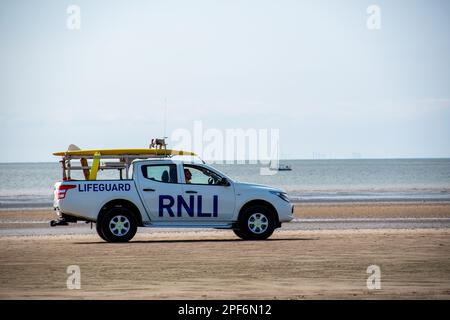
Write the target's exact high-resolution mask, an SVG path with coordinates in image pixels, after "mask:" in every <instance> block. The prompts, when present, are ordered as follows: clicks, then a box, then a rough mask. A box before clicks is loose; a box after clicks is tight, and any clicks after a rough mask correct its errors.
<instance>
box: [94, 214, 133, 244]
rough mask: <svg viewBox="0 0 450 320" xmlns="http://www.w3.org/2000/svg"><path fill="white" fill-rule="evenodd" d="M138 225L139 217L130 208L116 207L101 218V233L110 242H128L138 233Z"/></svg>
mask: <svg viewBox="0 0 450 320" xmlns="http://www.w3.org/2000/svg"><path fill="white" fill-rule="evenodd" d="M137 226H138V222H137V219H136V217H135V216H134V214H133V212H132V211H131V210H130V209H128V208H126V207H114V208H111V209H109V210H108V212H106V214H105V215H104V216H103V218H102V219H101V221H100V232H99V235H100V237H102V235H103V237H104V239H105V240H106V241H108V242H127V241H130V240H131V239H132V238H133V237H134V235H135V234H136V231H137ZM103 237H102V238H103Z"/></svg>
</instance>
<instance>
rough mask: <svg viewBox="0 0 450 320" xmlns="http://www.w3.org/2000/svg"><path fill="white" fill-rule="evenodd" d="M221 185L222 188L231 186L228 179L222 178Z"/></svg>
mask: <svg viewBox="0 0 450 320" xmlns="http://www.w3.org/2000/svg"><path fill="white" fill-rule="evenodd" d="M219 184H220V185H221V186H225V187H228V186H229V185H230V182H229V181H228V180H227V178H225V177H222V179H220V182H219Z"/></svg>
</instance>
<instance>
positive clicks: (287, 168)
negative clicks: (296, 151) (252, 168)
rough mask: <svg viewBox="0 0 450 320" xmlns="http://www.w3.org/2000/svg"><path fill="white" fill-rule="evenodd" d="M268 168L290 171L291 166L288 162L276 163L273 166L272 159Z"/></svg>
mask: <svg viewBox="0 0 450 320" xmlns="http://www.w3.org/2000/svg"><path fill="white" fill-rule="evenodd" d="M269 169H270V170H276V171H291V170H292V167H291V166H290V165H288V164H278V166H274V165H272V161H270V164H269Z"/></svg>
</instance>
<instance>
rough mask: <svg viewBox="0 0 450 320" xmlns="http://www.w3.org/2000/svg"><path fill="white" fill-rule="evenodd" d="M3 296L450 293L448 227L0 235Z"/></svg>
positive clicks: (7, 222)
mask: <svg viewBox="0 0 450 320" xmlns="http://www.w3.org/2000/svg"><path fill="white" fill-rule="evenodd" d="M449 208H450V206H449V205H446V204H433V205H430V204H425V205H417V204H414V205H412V204H407V205H403V204H383V205H380V204H376V205H374V204H369V205H355V204H353V205H343V204H339V205H330V204H326V205H311V204H308V205H300V206H299V207H297V208H296V213H295V215H296V217H299V218H329V217H333V218H345V217H349V218H355V217H358V218H359V217H361V218H373V217H389V218H393V217H402V218H403V217H428V218H430V217H436V218H442V217H450V210H449ZM51 218H53V214H52V213H49V212H47V211H27V212H22V213H19V212H1V213H0V222H1V223H0V228H10V227H11V225H14V226H16V225H18V224H19V225H21V224H22V222H24V220H27V221H28V222H29V223H28V224H26V225H28V226H27V227H26V228H30V230H32V229H33V225H35V224H36V223H35V222H36V221H42V223H45V222H46V221H47V220H48V219H51ZM38 224H39V223H38ZM30 234H32V231H31V233H30ZM69 265H78V266H80V269H81V289H80V290H69V289H68V288H67V285H66V281H67V277H68V276H69V275H68V274H67V273H66V269H67V267H68V266H69ZM369 265H378V266H379V267H380V268H381V289H379V290H369V289H368V288H367V286H366V281H367V278H368V276H369V274H367V273H366V270H367V267H368V266H369ZM0 298H1V299H17V298H25V299H44V298H46V299H47V298H49V299H61V298H62V299H73V298H75V299H85V298H86V299H331V298H338V299H380V298H387V299H399V298H406V299H423V298H425V299H428V298H442V299H449V298H450V228H436V229H411V230H402V229H399V230H393V229H380V230H355V229H345V230H317V231H310V230H289V229H286V228H285V229H279V230H277V231H276V232H275V233H274V235H273V236H272V237H271V238H270V239H269V240H267V241H241V240H239V239H237V238H236V236H235V235H234V234H233V233H232V232H231V231H226V230H223V231H220V230H202V231H196V230H194V231H186V230H182V231H159V232H155V233H152V232H151V231H150V232H149V233H147V232H145V233H138V234H137V235H136V237H135V238H134V239H133V241H132V242H130V243H126V244H109V243H105V242H103V241H102V240H100V238H99V237H98V236H97V235H95V234H86V235H80V234H74V235H64V234H60V235H43V236H37V235H26V236H2V237H0Z"/></svg>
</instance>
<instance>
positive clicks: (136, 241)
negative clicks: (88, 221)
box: [73, 238, 320, 245]
mask: <svg viewBox="0 0 450 320" xmlns="http://www.w3.org/2000/svg"><path fill="white" fill-rule="evenodd" d="M313 240H320V239H319V238H278V239H267V240H263V241H261V240H241V239H167V240H131V241H130V242H125V243H123V242H105V241H101V240H99V241H95V242H94V241H90V242H74V243H73V244H103V245H123V244H134V243H136V244H142V243H148V244H152V243H220V242H241V243H256V242H260V243H264V242H276V241H313Z"/></svg>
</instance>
